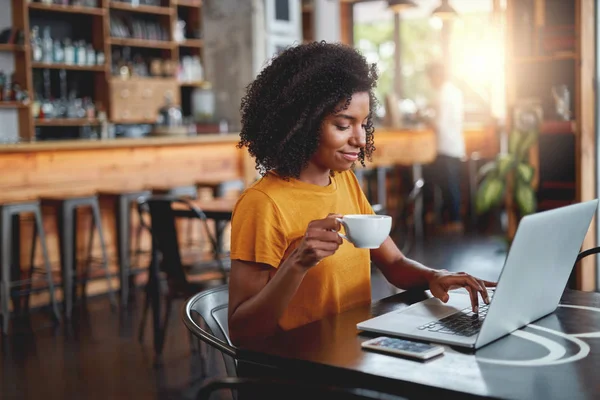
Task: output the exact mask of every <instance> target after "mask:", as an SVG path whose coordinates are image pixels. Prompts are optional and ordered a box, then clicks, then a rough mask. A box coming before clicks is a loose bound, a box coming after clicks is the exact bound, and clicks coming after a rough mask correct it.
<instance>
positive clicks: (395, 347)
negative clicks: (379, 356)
mask: <svg viewBox="0 0 600 400" xmlns="http://www.w3.org/2000/svg"><path fill="white" fill-rule="evenodd" d="M361 346H362V347H363V348H365V349H370V350H376V351H381V352H385V353H391V354H397V355H400V356H404V357H409V358H415V359H419V360H428V359H430V358H432V357H435V356H438V355H440V354H442V353H443V352H444V348H443V347H442V346H439V345H437V344H429V343H423V342H415V341H412V340H407V339H400V338H392V337H387V336H380V337H377V338H374V339H370V340H367V341H366V342H363V343H362V344H361Z"/></svg>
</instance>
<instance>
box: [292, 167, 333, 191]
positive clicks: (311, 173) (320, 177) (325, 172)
mask: <svg viewBox="0 0 600 400" xmlns="http://www.w3.org/2000/svg"><path fill="white" fill-rule="evenodd" d="M298 180H300V181H302V182H306V183H311V184H313V185H318V186H328V185H329V184H330V183H331V170H330V169H324V168H320V167H318V166H317V165H315V164H313V163H309V164H308V165H307V166H306V168H304V169H303V170H302V171H301V172H300V176H299V177H298Z"/></svg>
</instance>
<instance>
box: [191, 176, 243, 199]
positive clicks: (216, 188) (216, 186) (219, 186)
mask: <svg viewBox="0 0 600 400" xmlns="http://www.w3.org/2000/svg"><path fill="white" fill-rule="evenodd" d="M196 186H197V187H198V188H209V189H211V190H212V194H213V197H214V198H219V197H223V196H224V195H225V193H227V191H228V190H232V189H234V190H237V191H240V192H241V191H243V190H244V186H245V185H244V181H242V180H241V179H234V180H229V181H206V180H200V181H198V182H196Z"/></svg>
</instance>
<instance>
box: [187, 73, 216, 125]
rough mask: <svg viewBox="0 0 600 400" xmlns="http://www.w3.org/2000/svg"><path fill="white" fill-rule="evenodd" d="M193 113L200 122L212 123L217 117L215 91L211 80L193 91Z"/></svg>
mask: <svg viewBox="0 0 600 400" xmlns="http://www.w3.org/2000/svg"><path fill="white" fill-rule="evenodd" d="M192 115H193V116H194V120H195V121H196V122H198V123H210V122H214V119H215V93H214V92H213V90H212V85H211V84H210V82H203V83H202V84H201V85H200V86H199V87H197V88H195V89H194V92H193V93H192Z"/></svg>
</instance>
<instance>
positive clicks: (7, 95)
mask: <svg viewBox="0 0 600 400" xmlns="http://www.w3.org/2000/svg"><path fill="white" fill-rule="evenodd" d="M12 78H13V76H12V75H10V74H6V79H5V80H4V90H3V93H2V99H3V100H4V101H11V100H12V99H13V96H12V87H13V86H12V85H13V79H12Z"/></svg>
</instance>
